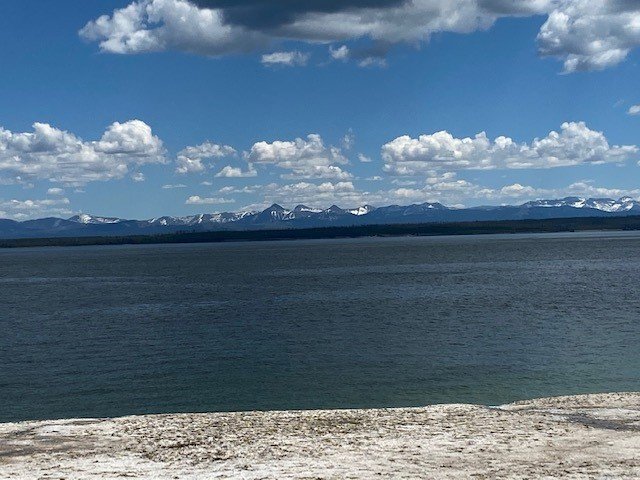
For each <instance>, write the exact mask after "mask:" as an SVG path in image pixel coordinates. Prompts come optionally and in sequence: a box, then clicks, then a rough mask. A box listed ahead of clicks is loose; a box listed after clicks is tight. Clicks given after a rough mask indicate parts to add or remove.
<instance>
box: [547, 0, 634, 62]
mask: <svg viewBox="0 0 640 480" xmlns="http://www.w3.org/2000/svg"><path fill="white" fill-rule="evenodd" d="M538 45H539V48H540V52H541V54H542V55H545V56H556V57H559V58H561V59H562V60H563V61H564V71H565V72H566V73H571V72H575V71H580V70H602V69H604V68H607V67H611V66H613V65H617V64H618V63H620V62H621V61H623V60H624V59H625V58H626V57H627V56H628V55H629V52H631V50H632V49H633V48H636V47H637V46H638V45H640V3H638V2H633V1H626V0H625V1H619V0H599V1H595V2H594V1H591V0H565V1H560V2H557V4H556V5H555V7H554V8H553V9H552V10H551V11H550V13H549V16H548V18H547V21H546V22H545V23H544V25H542V27H541V29H540V32H539V34H538Z"/></svg>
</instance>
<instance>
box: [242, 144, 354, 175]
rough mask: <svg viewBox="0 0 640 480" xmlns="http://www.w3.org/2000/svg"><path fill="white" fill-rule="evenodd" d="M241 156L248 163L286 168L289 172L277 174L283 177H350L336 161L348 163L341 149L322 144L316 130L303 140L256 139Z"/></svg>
mask: <svg viewBox="0 0 640 480" xmlns="http://www.w3.org/2000/svg"><path fill="white" fill-rule="evenodd" d="M245 156H246V158H247V160H248V161H250V162H252V163H256V164H262V165H265V164H266V165H268V164H271V165H275V166H277V167H279V168H281V169H284V170H289V171H290V173H287V174H283V175H281V177H282V178H286V179H312V178H327V179H334V180H347V179H349V178H351V177H352V175H351V174H350V173H348V172H346V171H344V170H343V169H342V168H340V167H339V166H338V165H336V164H346V163H348V161H347V159H346V157H345V156H344V155H343V154H342V151H341V150H340V149H339V148H337V147H332V146H329V147H326V146H325V145H324V143H323V141H322V137H320V135H317V134H310V135H308V136H307V138H306V140H305V139H302V138H296V139H295V140H293V141H279V140H277V141H275V142H272V143H268V142H257V143H255V144H254V145H253V146H252V147H251V151H250V152H248V153H246V154H245Z"/></svg>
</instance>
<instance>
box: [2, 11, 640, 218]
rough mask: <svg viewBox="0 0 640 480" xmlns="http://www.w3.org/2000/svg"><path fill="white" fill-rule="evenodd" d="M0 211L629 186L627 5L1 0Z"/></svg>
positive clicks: (186, 207)
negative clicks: (44, 0) (45, 0)
mask: <svg viewBox="0 0 640 480" xmlns="http://www.w3.org/2000/svg"><path fill="white" fill-rule="evenodd" d="M0 8H1V9H2V15H0V43H1V44H2V45H3V48H2V49H0V66H1V69H2V70H1V73H0V217H2V218H12V219H16V220H24V219H29V218H40V217H45V216H58V217H68V216H71V215H73V214H76V213H80V212H83V213H90V214H95V215H105V216H117V217H121V218H139V219H143V218H152V217H156V216H160V215H191V214H195V213H210V212H220V211H240V210H256V209H261V208H265V207H267V206H268V205H270V204H272V203H279V204H281V205H283V206H285V207H294V206H295V205H297V204H305V205H308V206H312V207H329V206H331V205H332V204H337V205H339V206H341V207H344V208H351V207H355V206H360V205H364V204H370V205H374V206H382V205H389V204H401V205H408V204H412V203H422V202H427V201H429V202H432V201H438V202H441V203H443V204H445V205H449V206H475V205H488V204H492V205H498V204H520V203H523V202H525V201H528V200H533V199H537V198H559V197H564V196H584V197H614V198H618V197H621V196H631V197H634V198H637V197H640V185H639V182H638V179H639V178H640V166H639V164H638V161H640V146H639V145H640V139H639V138H638V132H639V131H640V130H639V127H640V91H638V78H639V76H638V73H639V67H638V61H639V59H640V57H639V51H640V49H638V48H637V47H638V46H640V4H639V2H636V1H632V0H618V1H612V0H528V1H525V0H446V1H445V0H413V1H405V0H308V1H305V2H300V1H297V0H282V1H279V2H274V1H271V0H233V1H231V0H193V1H188V0H118V1H116V0H102V1H100V2H95V1H94V2H87V1H85V0H55V1H47V2H43V1H41V0H4V1H3V2H2V7H0Z"/></svg>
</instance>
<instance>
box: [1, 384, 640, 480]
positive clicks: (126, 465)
mask: <svg viewBox="0 0 640 480" xmlns="http://www.w3.org/2000/svg"><path fill="white" fill-rule="evenodd" d="M639 450H640V393H634V392H628V393H607V394H591V395H576V396H566V397H551V398H541V399H534V400H525V401H518V402H515V403H511V404H507V405H501V406H498V407H488V406H481V405H467V404H443V405H432V406H426V407H417V408H391V409H355V410H310V411H272V412H269V411H267V412H236V413H204V414H164V415H143V416H128V417H119V418H109V419H66V420H54V421H48V420H42V421H27V422H18V423H5V424H0V478H8V479H31V478H34V479H35V478H42V477H46V478H59V479H61V478H65V479H67V480H71V479H81V478H82V479H87V478H120V477H124V476H126V477H127V478H155V479H163V480H164V479H175V478H181V479H182V478H185V479H198V478H207V479H208V478H246V479H258V478H274V479H276V478H300V479H302V478H327V479H328V478H335V479H338V478H380V476H382V477H390V476H392V477H393V478H444V479H449V478H450V479H458V478H486V479H489V478H492V479H493V478H504V479H516V478H545V477H546V478H558V477H562V478H575V479H582V478H585V479H586V478H598V477H603V478H639V477H640V458H639V457H638V455H637V452H638V451H639Z"/></svg>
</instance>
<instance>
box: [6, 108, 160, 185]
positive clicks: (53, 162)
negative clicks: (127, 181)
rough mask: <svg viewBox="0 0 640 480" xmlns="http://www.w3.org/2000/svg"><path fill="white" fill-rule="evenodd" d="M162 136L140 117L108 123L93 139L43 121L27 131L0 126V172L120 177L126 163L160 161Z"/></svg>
mask: <svg viewBox="0 0 640 480" xmlns="http://www.w3.org/2000/svg"><path fill="white" fill-rule="evenodd" d="M164 161H165V151H164V148H163V145H162V141H161V140H160V139H159V138H158V137H157V136H155V135H153V133H152V131H151V127H150V126H149V125H147V124H146V123H144V122H142V121H140V120H130V121H128V122H124V123H119V122H115V123H113V124H111V125H110V126H109V127H108V128H107V130H106V131H105V132H104V134H103V135H102V137H101V138H100V139H99V140H96V141H88V142H87V141H84V140H82V139H81V138H79V137H78V136H76V135H74V134H73V133H70V132H67V131H64V130H60V129H58V128H55V127H52V126H51V125H49V124H46V123H34V124H33V131H32V132H23V133H14V132H11V131H10V130H6V129H3V128H1V127H0V178H2V179H4V181H5V182H7V181H8V182H14V183H22V182H25V181H31V180H42V179H47V180H50V181H53V182H59V183H63V184H68V185H84V184H86V183H89V182H94V181H105V180H112V179H120V178H123V177H124V176H126V175H127V174H128V173H129V172H130V170H131V169H132V168H138V167H140V166H142V165H147V164H152V163H163V162H164Z"/></svg>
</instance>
